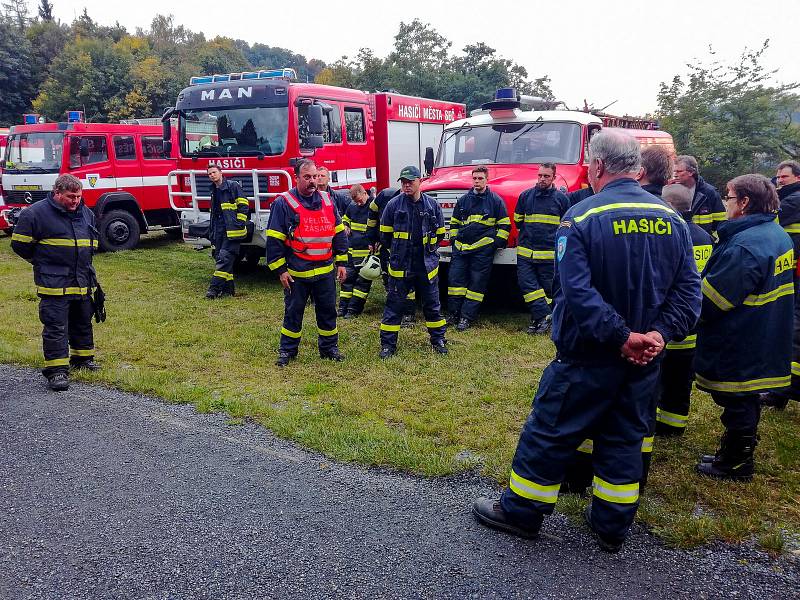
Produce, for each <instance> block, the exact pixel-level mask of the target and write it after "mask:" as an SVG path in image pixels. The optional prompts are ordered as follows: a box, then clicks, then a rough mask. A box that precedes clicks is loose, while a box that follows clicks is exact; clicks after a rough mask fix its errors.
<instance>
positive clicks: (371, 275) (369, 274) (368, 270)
mask: <svg viewBox="0 0 800 600" xmlns="http://www.w3.org/2000/svg"><path fill="white" fill-rule="evenodd" d="M358 274H359V275H361V277H363V278H364V279H368V280H369V281H375V280H376V279H378V277H380V276H381V261H380V259H379V258H378V257H377V256H375V255H374V254H370V255H369V256H368V257H367V258H365V259H364V262H362V263H361V266H360V267H359V269H358Z"/></svg>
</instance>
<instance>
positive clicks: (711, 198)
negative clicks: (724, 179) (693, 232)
mask: <svg viewBox="0 0 800 600" xmlns="http://www.w3.org/2000/svg"><path fill="white" fill-rule="evenodd" d="M692 215H693V217H692V222H693V223H694V224H695V225H698V226H700V228H701V229H703V230H704V231H706V232H707V233H713V232H714V231H716V230H717V229H718V228H719V226H720V224H721V223H724V222H725V220H726V219H727V218H728V217H727V216H726V214H725V205H723V204H722V198H720V195H719V192H717V190H715V189H714V186H712V185H711V184H709V183H707V182H706V181H705V180H704V179H703V178H702V177H698V178H697V184H696V185H695V188H694V198H692Z"/></svg>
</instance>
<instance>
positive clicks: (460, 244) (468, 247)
mask: <svg viewBox="0 0 800 600" xmlns="http://www.w3.org/2000/svg"><path fill="white" fill-rule="evenodd" d="M489 244H494V238H490V237H482V238H481V239H479V240H478V241H477V242H475V243H474V244H464V243H463V242H460V241H458V240H456V248H457V249H458V250H477V249H478V248H483V247H484V246H488V245H489Z"/></svg>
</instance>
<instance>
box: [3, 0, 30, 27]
mask: <svg viewBox="0 0 800 600" xmlns="http://www.w3.org/2000/svg"><path fill="white" fill-rule="evenodd" d="M2 6H3V16H4V17H5V18H6V19H8V20H9V21H11V22H12V23H14V24H15V25H16V26H17V29H20V30H24V29H25V27H26V26H27V24H28V22H29V21H30V19H29V17H28V3H27V2H26V1H25V0H6V1H5V2H3V3H2Z"/></svg>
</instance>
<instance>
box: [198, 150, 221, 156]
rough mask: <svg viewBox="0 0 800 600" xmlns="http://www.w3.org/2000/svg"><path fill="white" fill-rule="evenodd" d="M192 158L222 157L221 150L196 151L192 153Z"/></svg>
mask: <svg viewBox="0 0 800 600" xmlns="http://www.w3.org/2000/svg"><path fill="white" fill-rule="evenodd" d="M192 156H222V154H221V153H220V151H219V150H210V149H209V150H200V151H197V150H195V151H194V152H192Z"/></svg>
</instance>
